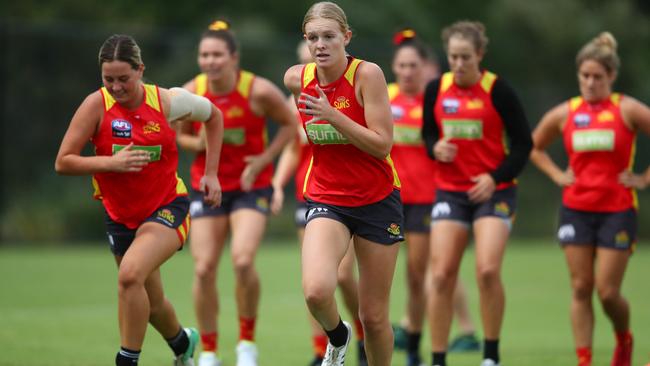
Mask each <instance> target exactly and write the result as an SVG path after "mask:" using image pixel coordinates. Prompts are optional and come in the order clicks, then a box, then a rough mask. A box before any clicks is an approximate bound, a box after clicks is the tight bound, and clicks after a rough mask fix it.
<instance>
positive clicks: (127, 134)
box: [92, 85, 187, 229]
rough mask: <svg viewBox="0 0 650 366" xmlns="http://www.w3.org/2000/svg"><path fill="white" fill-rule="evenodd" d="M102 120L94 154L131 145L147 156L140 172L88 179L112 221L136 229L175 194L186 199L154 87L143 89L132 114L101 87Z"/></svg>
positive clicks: (172, 138) (171, 138) (173, 135)
mask: <svg viewBox="0 0 650 366" xmlns="http://www.w3.org/2000/svg"><path fill="white" fill-rule="evenodd" d="M100 92H101V95H102V97H103V100H104V116H103V117H102V121H101V123H100V126H99V130H98V131H97V134H96V135H95V136H94V137H93V138H92V143H93V144H94V145H95V154H96V155H97V156H110V155H113V154H115V153H117V152H118V151H120V150H122V149H123V148H124V147H125V146H127V145H129V144H130V143H133V149H134V150H144V151H147V152H148V153H149V156H150V158H151V160H150V162H149V164H147V165H146V166H145V167H144V168H142V170H141V171H139V172H130V173H114V172H110V173H97V174H95V175H94V176H93V185H94V187H95V194H94V196H95V198H97V199H100V200H102V203H103V204H104V207H105V208H106V212H107V213H108V215H109V216H110V217H111V219H113V220H114V221H116V222H119V223H121V224H124V225H126V226H127V227H128V228H131V229H135V228H137V227H138V226H140V224H141V223H142V222H143V221H144V219H146V218H147V217H149V216H150V215H151V214H152V213H153V212H154V211H155V210H156V209H158V208H159V207H160V206H164V205H166V204H168V203H169V202H171V201H173V200H174V199H175V198H176V197H177V196H182V195H187V189H186V188H185V184H184V183H183V181H182V180H181V179H180V178H179V177H178V175H177V174H176V169H177V166H178V150H177V148H176V132H175V131H174V130H173V129H172V128H171V127H170V126H169V123H168V122H167V118H166V117H165V114H164V113H163V110H162V104H161V103H160V95H159V93H158V87H157V86H155V85H144V100H143V102H142V104H141V105H140V106H139V107H138V108H137V109H135V110H127V109H126V108H123V107H122V106H121V105H120V104H119V103H116V101H115V99H113V97H112V96H111V95H110V94H109V92H108V91H107V90H106V88H101V89H100Z"/></svg>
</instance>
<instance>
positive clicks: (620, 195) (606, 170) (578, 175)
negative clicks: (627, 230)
mask: <svg viewBox="0 0 650 366" xmlns="http://www.w3.org/2000/svg"><path fill="white" fill-rule="evenodd" d="M622 98H623V96H622V95H620V94H616V93H615V94H612V95H611V96H610V97H609V98H607V99H605V100H603V101H600V102H597V103H587V102H586V101H585V100H584V99H583V98H582V97H575V98H572V99H571V100H570V101H569V102H568V103H569V114H568V117H567V120H566V123H565V125H564V129H563V131H562V132H563V137H564V148H565V149H566V152H567V155H568V156H569V166H570V167H571V169H572V170H573V173H574V175H575V182H574V183H573V184H572V185H570V186H568V187H566V188H565V189H564V192H563V195H562V200H563V203H564V205H565V206H567V207H569V208H572V209H575V210H584V211H595V212H615V211H624V210H627V209H629V208H632V207H634V208H636V206H637V204H636V192H635V191H634V189H632V188H626V187H625V186H623V185H622V184H621V183H619V181H618V176H619V174H621V173H622V172H624V171H625V170H631V169H632V165H633V163H634V150H635V140H636V133H635V132H634V131H632V130H630V128H629V127H628V126H626V125H625V122H623V117H622V116H621V107H620V102H621V99H622Z"/></svg>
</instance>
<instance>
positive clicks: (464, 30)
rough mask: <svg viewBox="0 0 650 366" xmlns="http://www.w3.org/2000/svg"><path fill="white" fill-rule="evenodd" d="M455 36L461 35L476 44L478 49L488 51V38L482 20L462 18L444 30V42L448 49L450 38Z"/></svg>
mask: <svg viewBox="0 0 650 366" xmlns="http://www.w3.org/2000/svg"><path fill="white" fill-rule="evenodd" d="M454 36H460V37H461V38H463V39H466V40H468V41H470V42H472V44H473V45H474V49H475V50H476V51H477V52H478V51H483V52H484V53H485V52H486V51H487V45H488V42H489V40H488V38H487V36H486V35H485V26H484V25H483V23H481V22H475V21H469V20H461V21H458V22H456V23H454V24H452V25H450V26H448V27H446V28H445V29H443V30H442V44H443V45H444V47H445V50H447V47H448V46H449V39H450V38H451V37H454Z"/></svg>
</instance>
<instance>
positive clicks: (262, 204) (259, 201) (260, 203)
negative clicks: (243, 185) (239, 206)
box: [255, 197, 269, 211]
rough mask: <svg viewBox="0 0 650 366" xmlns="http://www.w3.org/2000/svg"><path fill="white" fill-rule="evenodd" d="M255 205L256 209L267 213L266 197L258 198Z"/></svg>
mask: <svg viewBox="0 0 650 366" xmlns="http://www.w3.org/2000/svg"><path fill="white" fill-rule="evenodd" d="M255 205H257V208H259V209H261V210H264V211H267V210H268V209H269V200H268V199H267V198H266V197H258V198H257V200H256V201H255Z"/></svg>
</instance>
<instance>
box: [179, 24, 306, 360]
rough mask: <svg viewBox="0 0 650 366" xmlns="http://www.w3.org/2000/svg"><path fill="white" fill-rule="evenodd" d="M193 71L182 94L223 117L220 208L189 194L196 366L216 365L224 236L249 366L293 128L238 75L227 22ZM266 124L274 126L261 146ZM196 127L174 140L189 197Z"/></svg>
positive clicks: (248, 77)
mask: <svg viewBox="0 0 650 366" xmlns="http://www.w3.org/2000/svg"><path fill="white" fill-rule="evenodd" d="M198 64H199V67H200V69H201V71H202V73H201V74H200V75H198V76H197V77H195V78H194V79H193V80H191V81H190V82H188V83H187V84H186V85H185V88H186V89H187V90H189V91H191V92H193V93H196V94H198V95H203V96H205V97H206V98H208V99H209V100H210V101H211V102H212V103H213V104H214V105H216V106H217V107H218V108H219V109H220V110H221V111H222V112H223V114H224V142H223V152H222V154H221V157H222V158H221V160H220V161H219V163H218V165H219V181H220V182H221V185H222V188H223V202H222V205H221V206H220V207H218V208H210V207H208V206H206V205H205V204H204V203H203V202H202V200H201V199H200V197H199V195H198V194H196V193H195V194H194V195H193V196H194V197H193V199H192V204H191V207H190V214H191V215H192V229H191V238H192V245H191V249H192V256H193V258H194V264H195V268H194V286H193V294H194V306H195V312H196V316H197V321H198V324H199V331H200V332H201V341H202V345H203V352H202V353H201V357H200V358H199V366H215V365H219V364H220V360H219V359H218V357H217V339H218V337H217V330H218V327H217V315H218V311H219V302H218V296H217V287H216V286H217V283H216V274H217V267H218V264H219V259H220V257H221V253H222V252H223V248H224V246H225V244H226V239H227V236H228V233H229V232H230V234H231V251H232V254H231V259H232V263H233V267H234V271H235V281H236V301H237V313H238V316H239V328H240V330H239V343H238V345H237V349H236V350H237V365H238V366H255V365H257V357H258V355H257V347H256V345H255V343H254V335H255V322H256V319H257V314H258V306H259V297H260V281H259V276H258V274H257V271H256V269H255V255H256V253H257V249H258V247H259V245H260V243H261V241H262V237H263V236H264V231H265V229H266V223H267V215H268V213H269V201H270V198H271V195H272V191H273V189H272V188H271V177H272V175H273V166H272V162H273V159H274V158H275V156H276V155H278V154H279V153H280V151H281V150H282V148H283V147H284V145H286V144H287V143H288V142H289V141H290V139H291V138H293V136H294V133H295V128H296V122H295V117H294V116H293V114H292V113H291V111H290V110H289V108H288V107H287V103H286V101H285V97H284V95H283V94H282V92H281V91H280V90H279V89H278V88H277V87H276V86H275V85H273V84H272V83H271V82H270V81H268V80H267V79H264V78H261V77H258V76H255V75H253V74H252V73H250V72H248V71H244V70H241V69H240V68H239V52H238V50H237V42H236V39H235V37H234V34H233V33H232V32H231V30H230V29H229V25H228V23H227V22H225V21H223V20H217V21H215V22H213V23H212V24H211V25H210V28H209V29H208V30H206V31H205V32H204V33H203V35H202V37H201V41H200V43H199V54H198ZM266 118H270V119H272V120H273V121H275V122H277V123H278V124H279V125H280V128H279V130H278V132H277V134H276V136H275V138H274V139H273V140H272V141H271V143H270V144H268V145H267V141H266V140H267V132H266ZM200 127H201V126H200V125H198V124H194V125H193V126H192V125H189V124H187V125H185V126H183V128H182V131H181V133H180V134H179V136H178V142H179V145H180V146H181V147H183V148H186V149H188V150H191V151H195V152H196V153H197V156H196V159H195V161H194V163H193V164H192V167H191V176H192V188H193V189H194V190H195V191H196V189H197V188H198V174H197V173H198V172H199V171H201V170H203V169H204V167H205V165H206V162H205V153H204V152H203V147H204V145H203V141H204V139H203V138H202V132H201V129H200Z"/></svg>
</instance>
